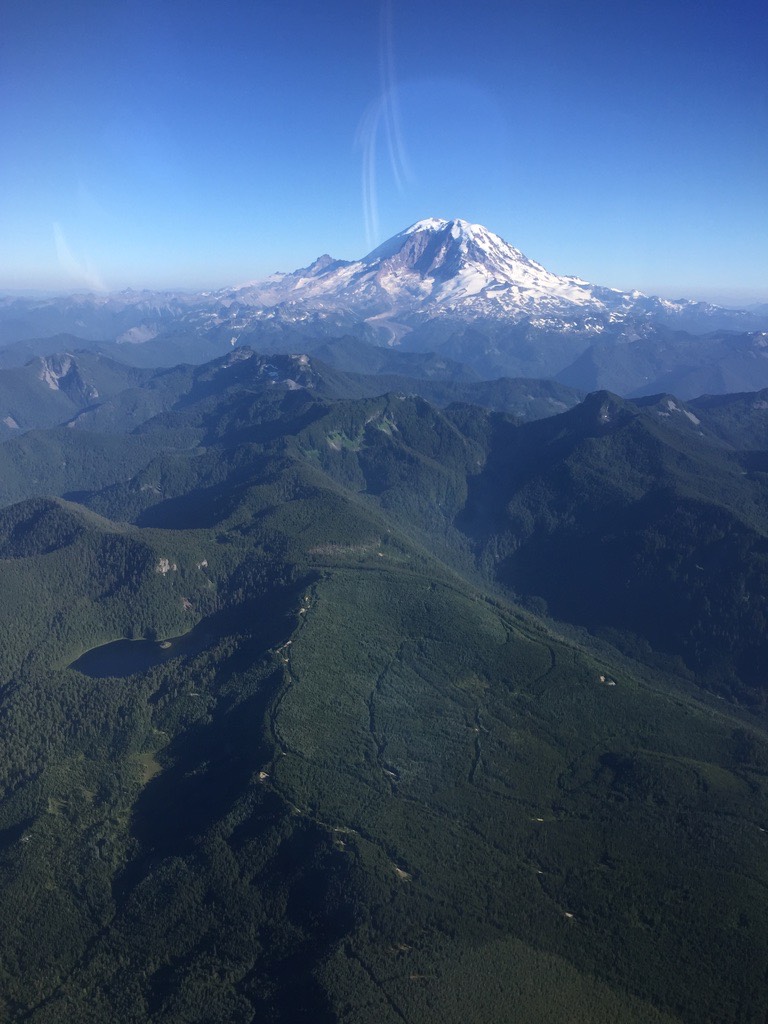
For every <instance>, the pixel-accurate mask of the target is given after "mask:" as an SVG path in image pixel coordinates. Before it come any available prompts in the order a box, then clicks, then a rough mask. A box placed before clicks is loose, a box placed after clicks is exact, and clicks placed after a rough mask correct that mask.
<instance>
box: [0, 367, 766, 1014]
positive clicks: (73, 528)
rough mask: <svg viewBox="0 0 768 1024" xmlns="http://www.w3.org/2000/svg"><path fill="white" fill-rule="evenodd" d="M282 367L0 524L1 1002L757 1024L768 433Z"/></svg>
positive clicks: (76, 1007)
mask: <svg viewBox="0 0 768 1024" xmlns="http://www.w3.org/2000/svg"><path fill="white" fill-rule="evenodd" d="M219 372H220V371H219V370H216V369H211V371H210V373H211V374H212V376H211V377H210V378H209V380H208V383H209V384H210V383H211V381H213V380H215V378H216V376H217V374H218V373H219ZM232 372H238V368H237V366H233V367H232ZM291 380H292V381H293V386H292V385H291V384H290V383H288V381H287V380H283V381H280V380H278V381H277V382H276V383H275V384H270V385H269V386H268V388H267V387H265V388H263V389H261V390H258V391H256V392H255V393H252V392H250V391H249V390H248V389H247V388H243V387H242V386H237V385H233V386H232V387H231V388H230V389H228V390H226V391H225V392H224V393H219V392H218V390H217V389H216V388H213V387H210V388H208V389H207V390H206V387H205V384H206V378H205V375H204V374H203V376H202V378H200V379H199V381H198V385H197V387H198V390H197V392H196V394H195V396H194V400H190V401H184V402H181V403H180V404H179V403H177V402H174V403H173V404H172V405H170V406H168V407H164V408H163V409H162V410H161V411H159V412H158V414H157V415H154V416H150V417H148V418H144V419H142V422H141V424H140V425H137V426H136V427H134V428H132V431H131V432H130V433H127V434H125V435H123V436H122V437H121V438H120V440H125V441H126V442H127V444H128V446H129V447H128V449H127V451H129V452H132V453H133V455H132V456H131V457H132V458H133V459H134V460H135V461H134V462H133V463H132V464H129V463H128V462H126V463H125V464H124V465H123V467H122V471H119V469H118V468H116V467H115V468H114V471H113V473H112V476H111V478H110V479H104V478H102V480H101V481H99V482H98V483H96V484H95V486H91V487H88V485H87V484H85V485H83V483H82V482H79V483H78V484H77V485H76V486H77V489H78V494H77V501H72V500H62V499H61V498H56V499H54V498H46V499H43V498H36V499H32V500H28V501H25V502H23V503H20V504H15V505H11V506H10V507H8V508H6V509H4V510H3V511H2V512H0V565H1V566H2V572H3V580H4V598H5V599H4V601H3V602H2V605H0V630H1V631H2V636H3V637H4V638H6V639H5V644H4V646H3V651H2V662H1V663H0V670H1V673H2V675H1V679H0V682H1V683H2V685H1V686H0V714H2V717H3V722H4V736H5V743H4V754H3V764H2V771H0V779H1V780H2V800H0V875H1V876H2V884H3V892H4V900H3V904H2V910H1V911H0V965H1V967H0V995H1V997H2V1000H3V1009H4V1013H5V1016H6V1017H7V1018H8V1019H9V1020H13V1021H30V1022H35V1024H42V1022H53V1021H60V1020H68V1021H77V1022H80V1021H82V1022H86V1021H87V1022H97V1021H103V1020H105V1019H119V1020H120V1021H125V1022H136V1024H160V1022H163V1024H166V1022H167V1024H171V1022H174V1024H175V1022H181V1021H185V1022H188V1021H199V1022H201V1024H202V1022H203V1021H206V1022H215V1021H221V1022H225V1021H226V1022H227V1024H231V1022H240V1021H242V1022H243V1024H246V1022H252V1021H254V1020H264V1021H280V1022H285V1024H288V1022H292V1021H299V1020H307V1021H329V1022H330V1021H345V1022H349V1024H351V1022H360V1024H362V1022H367V1021H372V1020H376V1021H382V1022H389V1021H392V1022H401V1021H403V1020H406V1021H409V1022H414V1024H416V1022H433V1021H435V1022H436V1021H448V1022H454V1021H455V1022H456V1024H459V1022H464V1021H466V1020H471V1019H482V1020H483V1021H489V1022H490V1021H500V1022H501V1021H504V1022H506V1021H510V1020H516V1019H517V1020H521V1021H530V1020H546V1021H551V1022H561V1021H562V1022H563V1024H565V1022H573V1021H583V1022H584V1024H587V1022H589V1024H593V1022H599V1021H606V1022H608V1021H616V1020H621V1021H629V1022H634V1021H637V1022H653V1024H661V1022H667V1024H669V1022H673V1021H677V1022H686V1024H694V1022H695V1024H700V1022H702V1021H711V1022H712V1024H714V1022H718V1024H722V1022H734V1024H736V1022H739V1024H741V1022H744V1021H747V1022H755V1024H757V1022H758V1021H759V1022H761V1024H762V1020H763V1017H764V1012H765V1004H766V995H767V994H768V989H767V988H766V978H765V970H764V964H765V961H766V954H768V926H766V921H767V920H768V914H766V909H767V908H766V906H765V901H766V897H765V893H766V891H768V890H767V889H766V885H767V884H768V875H767V874H766V864H767V863H768V861H767V860H766V857H765V847H766V841H767V840H766V833H765V832H764V831H763V830H764V829H765V828H768V824H766V821H767V820H768V816H767V815H766V785H767V781H766V780H767V779H768V774H767V773H768V737H767V736H766V732H765V723H764V719H763V717H762V715H761V712H760V706H761V702H762V699H763V694H764V689H763V685H762V678H761V676H760V673H759V671H758V669H759V666H760V665H761V664H762V662H761V659H762V658H763V651H762V647H761V646H760V643H761V641H760V638H759V634H758V632H756V629H757V630H759V628H760V627H759V626H757V627H756V626H755V622H756V619H755V616H758V615H762V607H763V606H762V603H761V602H762V593H764V589H763V588H762V583H761V579H762V577H761V573H762V571H763V570H762V561H761V558H762V552H763V550H764V548H763V545H764V543H765V541H764V538H765V530H766V523H765V519H764V514H763V511H762V509H763V507H764V503H763V501H762V497H763V486H764V484H763V476H762V472H761V471H759V470H756V469H754V468H750V465H751V464H750V463H749V459H750V458H751V459H754V453H752V454H751V455H750V456H749V458H747V456H746V455H745V454H744V453H743V452H742V451H740V450H737V448H735V447H734V445H733V443H732V441H733V439H732V440H731V441H730V442H729V441H728V440H727V439H725V437H724V432H723V428H722V427H718V428H717V429H715V418H713V419H712V424H713V426H712V427H711V428H710V426H708V421H707V417H706V413H705V412H704V411H703V410H700V409H699V407H698V406H697V407H696V412H693V411H692V409H691V408H690V407H688V406H684V405H683V404H682V403H679V402H677V401H676V400H675V399H673V398H671V397H667V396H664V397H662V398H659V399H658V400H655V401H648V402H646V403H645V404H642V405H637V404H633V403H629V402H623V401H621V400H618V399H616V398H615V397H613V396H610V395H607V394H598V395H593V396H590V397H589V398H588V399H587V400H586V401H585V402H584V403H583V404H581V405H579V406H577V407H575V408H574V409H571V410H570V411H568V412H565V413H563V414H562V415H560V416H557V417H552V418H550V419H546V420H541V421H538V422H535V423H520V422H518V421H517V420H514V419H512V418H510V417H508V416H505V415H503V414H499V413H491V412H488V411H486V410H483V409H479V408H477V407H475V406H470V405H466V404H465V405H453V406H449V407H448V408H446V409H442V410H441V409H438V408H436V407H435V406H433V405H431V404H430V403H429V402H427V401H425V400H423V399H422V398H419V397H416V396H413V395H407V394H402V393H396V394H389V395H384V396H378V397H369V398H357V397H346V398H344V399H343V400H339V399H334V400H330V399H329V398H327V397H323V396H322V395H320V394H318V393H317V391H316V390H315V392H314V393H313V389H311V388H307V387H305V386H301V384H298V386H296V385H297V383H298V382H297V381H296V379H295V378H291ZM697 421H698V422H697ZM718 422H721V423H722V417H721V418H720V421H718ZM63 429H64V430H65V431H66V433H67V436H73V437H77V436H79V433H80V428H79V427H75V428H72V429H71V430H68V429H67V428H63ZM741 429H742V431H743V430H744V429H745V428H744V427H743V425H742V428H741ZM29 436H30V437H31V438H32V439H33V441H34V442H35V444H36V446H37V447H36V448H35V450H36V451H37V453H38V454H37V456H36V458H38V459H39V460H40V465H42V464H43V463H44V454H43V453H44V451H45V443H44V439H46V438H56V437H58V435H57V434H56V433H55V432H54V433H53V434H50V435H49V434H47V433H46V432H40V433H39V434H38V435H29ZM83 436H87V435H85V434H84V435H83ZM92 436H102V437H103V436H106V435H104V434H99V435H95V434H94V435H92ZM109 436H112V437H114V436H115V434H114V431H113V427H110V435H109ZM37 439H39V440H37ZM22 440H23V439H22V438H20V439H18V440H17V441H14V442H9V443H10V444H13V445H18V444H19V443H20V442H21V441H22ZM51 443H52V444H53V443H54V442H51ZM142 446H143V447H142ZM5 447H7V445H6V446H5ZM30 450H31V449H30ZM83 450H84V449H83ZM103 450H104V451H105V452H106V451H107V449H106V448H105V449H103ZM19 458H20V456H19V454H18V450H17V455H16V459H17V460H18V459H19ZM76 461H77V460H74V461H73V464H72V467H69V468H68V467H66V466H65V467H63V468H60V469H58V470H57V471H56V472H57V473H59V476H58V477H55V474H52V479H54V478H56V479H57V480H58V481H59V483H60V484H61V487H60V488H59V490H60V491H61V493H70V491H71V490H74V485H71V484H68V482H67V480H68V473H70V470H71V472H72V473H74V475H75V476H77V474H80V475H79V476H78V477H77V478H78V480H79V481H81V480H82V476H83V470H82V463H80V464H79V466H78V465H75V463H76ZM681 516H683V517H684V518H682V520H681ZM697 565H702V566H703V567H704V568H703V569H702V570H699V569H697V568H696V566H697ZM574 570H575V573H574ZM628 572H629V573H631V574H633V575H630V576H629V577H628V578H629V579H630V585H629V586H625V587H624V590H623V591H621V590H620V589H619V583H620V582H621V581H622V580H623V579H624V578H626V576H624V575H623V574H626V573H628ZM695 573H700V574H701V576H695V575H694V574H695ZM739 587H741V590H739V589H738V588H739ZM675 588H677V589H675ZM670 589H671V590H672V591H673V598H674V600H673V599H672V598H670V599H666V598H665V596H664V595H665V593H667V592H669V591H670ZM603 592H605V593H606V594H608V596H609V597H611V600H610V601H609V600H603V599H602V598H603ZM513 593H515V594H518V595H521V596H523V597H526V598H527V599H528V601H529V604H530V605H531V607H537V601H536V598H538V602H539V604H540V603H541V601H542V600H546V601H548V602H549V607H550V611H551V612H552V614H554V615H557V616H561V617H562V618H563V619H570V621H571V622H572V623H576V624H581V625H583V626H587V627H589V628H590V629H592V630H595V631H598V632H601V631H602V636H601V637H596V636H591V635H590V634H589V633H587V632H586V631H582V632H581V633H576V632H575V631H574V630H572V629H569V628H566V626H565V625H563V627H562V628H558V627H556V626H555V625H554V624H553V623H551V622H550V623H549V624H545V623H544V622H543V621H541V620H539V619H537V618H536V617H535V616H533V615H532V614H530V612H529V611H525V610H523V609H521V608H520V607H519V606H516V605H515V604H513V603H512V602H511V595H512V594H513ZM739 594H742V595H746V596H747V598H748V599H747V600H743V599H741V600H737V597H738V595H739ZM665 601H666V603H665ZM707 602H708V604H707ZM718 602H719V603H718ZM725 611H727V612H728V614H729V615H730V618H728V619H727V622H725V624H724V625H723V626H722V629H720V631H718V624H719V623H722V622H723V618H722V617H723V614H724V613H725ZM695 615H698V616H699V619H697V620H696V621H698V622H700V632H699V633H697V634H695V639H696V644H695V645H691V644H689V643H688V639H687V638H688V637H689V636H690V635H691V632H690V629H689V627H688V622H689V621H690V620H691V618H692V617H693V616H695ZM662 618H663V622H661V623H660V619H662ZM609 629H610V630H612V631H613V632H609V631H608V630H609ZM130 637H132V638H134V639H133V640H130V641H126V642H125V643H123V645H122V646H120V645H118V646H117V647H115V646H112V644H113V643H114V642H115V641H120V640H121V638H130ZM608 640H610V641H611V642H612V644H613V646H611V644H609V643H608V642H607V641H608ZM617 644H618V645H619V646H616V645H617ZM89 650H90V653H89V654H88V656H87V658H84V657H83V655H84V654H85V652H86V651H89ZM675 657H677V658H678V659H679V660H678V661H674V660H673V659H674V658H675ZM712 691H715V692H716V693H717V694H718V695H719V696H721V697H724V698H725V699H724V700H719V701H718V700H716V699H715V696H714V695H713V693H712Z"/></svg>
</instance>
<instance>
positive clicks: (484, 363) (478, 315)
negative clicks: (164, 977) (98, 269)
mask: <svg viewBox="0 0 768 1024" xmlns="http://www.w3.org/2000/svg"><path fill="white" fill-rule="evenodd" d="M766 331H768V314H767V313H766V310H765V309H764V308H762V307H756V308H754V309H752V310H736V309H727V308H725V307H722V306H716V305H712V304H710V303H705V302H696V301H693V300H688V299H676V300H669V299H665V298H658V297H655V296H647V295H644V294H642V293H641V292H639V291H632V292H622V291H619V290H617V289H614V288H606V287H602V286H597V285H593V284H589V283H588V282H586V281H584V280H581V279H580V278H577V277H562V276H559V275H557V274H553V273H551V272H550V271H548V270H546V269H545V268H544V267H543V266H541V265H540V264H539V263H536V262H535V261H534V260H531V259H529V258H528V257H527V256H525V255H524V254H523V253H522V252H520V251H519V250H518V249H515V248H514V247H513V246H511V245H509V244H507V243H506V242H505V241H503V239H501V238H500V237H499V236H498V235H495V234H493V232H491V231H489V230H488V229H487V228H484V227H482V226H481V225H479V224H470V223H468V222H467V221H464V220H439V219H435V218H432V219H427V220H422V221H419V222H418V223H416V224H413V225H412V226H411V227H409V228H407V229H406V230H405V231H402V232H400V233H399V234H397V235H395V236H393V237H392V238H390V239H389V240H388V241H386V242H385V243H384V244H383V245H380V246H379V247H378V248H376V249H374V250H373V251H372V252H370V253H368V255H366V256H364V257H363V258H362V259H359V260H355V261H352V262H348V261H344V260H338V259H334V258H333V257H331V256H329V255H324V256H321V257H320V258H319V259H317V260H315V262H314V263H312V264H311V265H310V266H309V267H305V268H302V269H300V270H295V271H293V272H292V273H279V274H274V275H272V276H271V277H269V278H267V279H266V280H263V281H258V282H255V283H252V284H247V285H243V286H241V287H237V288H229V289H222V290H218V291H211V292H202V293H197V294H185V293H180V292H132V291H128V292H122V293H120V294H118V295H107V296H103V295H99V296H94V295H80V296H68V297H65V298H49V299H21V298H6V299H4V300H0V365H3V366H6V367H12V366H19V365H21V364H23V363H24V362H25V361H27V360H28V359H29V358H30V357H32V356H36V355H48V354H51V353H52V352H56V351H61V349H62V348H64V347H67V348H69V349H71V348H73V347H86V346H87V347H89V348H94V347H95V348H96V349H98V350H99V351H101V352H102V353H104V354H106V355H110V356H111V357H113V358H116V359H119V360H120V361H122V362H127V363H129V364H133V365H137V366H162V365H172V364H174V363H178V362H205V361H207V360H209V359H211V358H213V357H215V356H216V355H221V354H223V353H224V352H225V351H227V350H229V349H230V348H232V347H236V346H238V345H243V344H246V345H249V346H251V347H252V348H254V349H256V350H257V351H260V352H265V353H266V352H286V353H288V352H297V351H304V352H308V351H314V350H315V349H317V348H318V347H320V346H322V345H326V344H328V343H329V341H331V340H332V339H337V338H339V337H341V336H346V337H348V338H354V339H355V340H356V342H357V343H358V345H360V346H363V343H366V344H367V345H368V346H374V347H388V348H390V349H396V350H399V351H402V352H421V353H424V352H435V353H437V354H439V355H440V356H442V357H443V358H448V359H451V360H453V361H454V362H455V363H460V364H462V365H463V367H464V368H465V370H466V369H468V370H470V371H471V372H472V374H473V375H474V376H475V377H481V378H484V379H491V378H494V377H500V376H513V377H521V376H525V377H538V378H541V377H556V378H557V379H559V380H560V381H561V382H562V383H564V384H568V385H571V386H574V387H577V388H583V389H586V390H589V389H592V388H597V387H610V388H611V389H612V390H615V391H618V392H620V393H622V394H626V395H642V394H650V393H653V392H654V391H659V390H674V391H676V392H677V393H679V394H681V395H682V396H683V397H692V396H693V395H694V394H697V393H701V392H704V391H709V392H723V391H728V390H745V389H746V388H748V387H750V386H753V387H761V386H766V385H768V360H767V359H766V346H767V345H768V337H767V336H766V333H765V332H766ZM62 334H64V335H69V336H71V337H70V340H69V343H68V344H67V345H66V346H64V345H62V344H61V343H60V342H56V340H55V336H56V335H62ZM362 351H365V348H362ZM347 355H348V356H349V357H350V359H351V360H352V361H354V362H356V363H357V365H356V366H355V369H357V370H361V367H360V365H359V363H360V357H359V355H358V356H355V354H354V353H353V352H352V351H348V352H347ZM370 358H371V359H372V360H374V357H370ZM338 365H339V366H340V368H342V369H347V368H352V366H351V364H350V363H348V362H345V361H344V360H343V359H342V360H341V362H340V363H339V364H338ZM365 369H367V367H366V368H365Z"/></svg>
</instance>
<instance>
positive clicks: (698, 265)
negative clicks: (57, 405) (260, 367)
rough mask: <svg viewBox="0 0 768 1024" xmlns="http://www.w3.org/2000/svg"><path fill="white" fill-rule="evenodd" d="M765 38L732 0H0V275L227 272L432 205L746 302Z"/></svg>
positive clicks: (148, 278)
mask: <svg viewBox="0 0 768 1024" xmlns="http://www.w3.org/2000/svg"><path fill="white" fill-rule="evenodd" d="M767 53H768V18H767V17H766V15H765V13H764V12H763V10H762V5H758V4H757V3H747V2H742V0H736V2H735V3H732V4H731V5H730V6H729V7H727V8H726V7H725V6H724V5H723V4H722V3H717V4H715V3H711V2H708V0H702V2H697V3H689V2H677V3H675V2H674V0H672V2H668V3H664V4H662V3H660V2H656V0H647V2H638V0H629V2H627V3H622V4H618V3H615V2H611V3H608V2H605V0H580V2H578V3H575V2H574V3H566V2H563V0H525V2H511V3H496V2H490V3H483V2H482V0H479V2H477V3H475V4H473V5H472V6H471V7H470V6H469V5H468V4H467V3H459V2H455V0H444V2H442V3H440V4H439V5H438V4H437V3H432V2H424V0H410V2H408V3H406V2H404V0H369V2H360V0H357V2H354V3H352V2H347V0H326V2H324V3H322V4H321V3H317V2H316V0H312V2H310V0H303V2H299V0H253V2H245V0H235V2H230V3H226V2H224V3H219V4H217V5H215V6H214V5H212V4H203V3H199V2H197V0H185V2H183V3H182V2H179V0H155V2H154V3H149V2H146V0H98V2H95V0H68V2H67V3H65V4H62V3H61V2H60V0H25V2H24V3H23V4H21V3H18V4H10V3H8V4H5V5H4V12H3V15H2V23H1V24H0V96H1V97H2V102H1V103H0V137H1V138H2V140H3V145H2V151H1V152H2V155H1V156H0V288H5V289H21V288H40V289H57V290H75V289H83V288H109V289H116V288H122V287H126V286H131V287H190V288H197V287H216V286H220V285H225V284H237V283H242V282H244V281H247V280H252V279H254V278H257V277H260V276H263V275H264V274H267V273H270V272H271V271H273V270H276V269H281V270H290V269H294V268H295V267H297V266H302V265H306V264H308V263H309V262H311V261H312V260H313V259H314V258H315V257H316V256H318V255H319V254H320V253H322V252H326V251H327V252H330V253H332V254H333V255H334V256H338V257H343V258H347V259H353V258H355V257H357V256H360V255H362V254H363V253H364V252H366V251H368V250H369V249H370V248H373V246H374V245H375V244H376V243H378V242H380V241H382V240H383V239H385V238H386V237H388V236H389V235H391V234H394V233H395V232H396V231H398V230H400V229H402V228H404V227H406V226H407V225H409V224H410V223H412V222H413V221H416V220H419V219H420V218H422V217H426V216H439V217H463V218H465V219H468V220H471V221H477V222H480V223H483V224H485V225H486V226H487V227H489V228H491V230H494V231H496V232H497V233H498V234H500V235H502V236H503V237H504V238H506V239H507V241H509V242H511V243H512V244H513V245H516V246H517V247H518V248H520V249H522V250H523V251H524V252H525V253H526V254H527V255H528V256H530V257H532V258H533V259H536V260H538V261H539V262H541V263H543V264H544V265H545V266H547V267H548V269H551V270H553V271H555V272H557V273H563V274H577V275H579V276H581V277H584V278H586V279H588V280H590V281H593V282H595V283H599V284H609V285H614V286H617V287H623V288H629V287H638V288H640V289H642V290H644V291H651V292H656V293H660V294H665V295H669V296H672V297H675V296H678V295H687V296H693V297H706V298H710V297H711V298H715V299H720V300H723V301H743V302H747V301H758V300H761V301H768V242H767V241H766V239H768V60H767V59H766V54H767Z"/></svg>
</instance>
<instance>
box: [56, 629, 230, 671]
mask: <svg viewBox="0 0 768 1024" xmlns="http://www.w3.org/2000/svg"><path fill="white" fill-rule="evenodd" d="M212 639H213V637H212V636H211V635H210V634H209V633H207V632H206V633H203V632H202V631H199V630H196V629H193V630H192V631H191V632H189V633H185V634H184V635H183V636H172V637H170V638H169V639H168V640H163V641H159V640H113V641H112V642H111V643H108V644H102V645H101V646H100V647H92V648H91V649H90V651H86V652H85V654H81V655H80V657H79V658H78V659H77V661H73V662H72V664H71V665H70V666H69V668H73V669H75V670H76V671H77V672H82V673H83V675H86V676H90V677H91V678H92V679H106V678H107V677H108V676H117V677H118V678H120V679H122V678H124V677H125V676H131V675H133V674H134V672H146V670H147V669H149V668H154V667H155V665H160V664H162V662H164V661H170V660H171V658H178V657H181V656H184V657H190V656H192V655H194V654H199V653H200V651H202V650H203V648H205V647H207V646H208V644H209V643H210V642H211V640H212Z"/></svg>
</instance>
